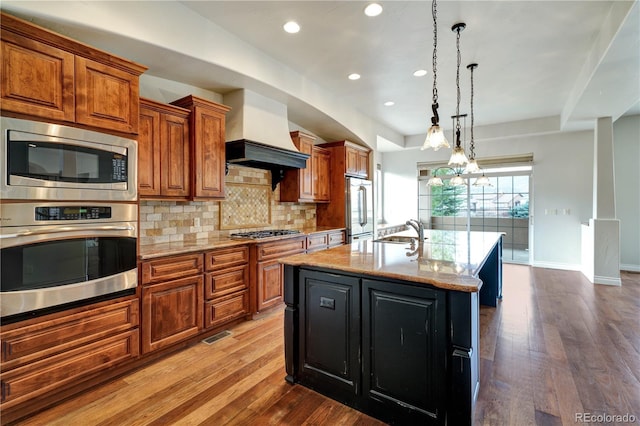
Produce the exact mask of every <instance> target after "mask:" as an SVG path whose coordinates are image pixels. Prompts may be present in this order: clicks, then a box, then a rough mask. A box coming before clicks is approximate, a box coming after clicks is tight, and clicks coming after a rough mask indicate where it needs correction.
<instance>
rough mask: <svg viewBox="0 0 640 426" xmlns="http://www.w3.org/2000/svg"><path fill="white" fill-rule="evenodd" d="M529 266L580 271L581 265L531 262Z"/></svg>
mask: <svg viewBox="0 0 640 426" xmlns="http://www.w3.org/2000/svg"><path fill="white" fill-rule="evenodd" d="M531 266H534V267H536V268H547V269H564V270H566V271H581V270H582V265H580V264H573V263H556V262H533V263H532V264H531Z"/></svg>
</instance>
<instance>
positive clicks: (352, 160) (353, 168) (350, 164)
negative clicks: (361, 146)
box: [345, 146, 358, 175]
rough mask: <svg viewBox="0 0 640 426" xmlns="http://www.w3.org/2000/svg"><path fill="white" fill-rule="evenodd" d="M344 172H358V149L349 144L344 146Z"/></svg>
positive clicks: (351, 173)
mask: <svg viewBox="0 0 640 426" xmlns="http://www.w3.org/2000/svg"><path fill="white" fill-rule="evenodd" d="M345 157H346V158H345V162H346V164H345V166H346V167H345V173H346V174H348V175H357V174H358V151H357V150H356V149H355V148H352V147H350V146H347V147H345Z"/></svg>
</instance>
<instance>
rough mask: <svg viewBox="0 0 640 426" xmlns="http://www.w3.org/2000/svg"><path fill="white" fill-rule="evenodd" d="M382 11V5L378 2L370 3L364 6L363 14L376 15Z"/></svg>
mask: <svg viewBox="0 0 640 426" xmlns="http://www.w3.org/2000/svg"><path fill="white" fill-rule="evenodd" d="M381 13H382V6H380V5H379V4H378V3H371V4H370V5H369V6H367V7H365V8H364V14H365V15H367V16H378V15H380V14H381Z"/></svg>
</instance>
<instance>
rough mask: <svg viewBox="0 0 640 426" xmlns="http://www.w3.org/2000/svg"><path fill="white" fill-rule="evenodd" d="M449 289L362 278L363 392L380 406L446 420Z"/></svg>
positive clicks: (416, 417)
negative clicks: (446, 295)
mask: <svg viewBox="0 0 640 426" xmlns="http://www.w3.org/2000/svg"><path fill="white" fill-rule="evenodd" d="M445 316H446V315H445V292H444V291H438V290H435V289H430V288H424V287H418V286H416V287H413V286H408V285H398V284H396V283H389V282H383V281H375V280H369V279H363V280H362V318H363V321H362V347H363V348H364V349H363V353H362V362H363V370H362V371H363V379H362V385H363V394H364V396H365V398H366V399H365V403H366V404H367V406H368V408H370V409H371V410H373V411H374V412H385V411H396V412H397V411H398V409H399V408H402V410H401V411H404V412H406V413H407V414H406V415H407V418H406V419H404V420H405V421H412V422H417V421H421V422H425V421H427V420H429V424H431V423H430V422H433V421H434V419H436V421H435V422H436V423H440V424H443V422H444V414H445V405H446V399H445V397H444V396H445V395H446V371H447V370H446V369H447V365H446V357H447V339H446V330H445V324H446V318H445Z"/></svg>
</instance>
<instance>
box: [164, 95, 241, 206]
mask: <svg viewBox="0 0 640 426" xmlns="http://www.w3.org/2000/svg"><path fill="white" fill-rule="evenodd" d="M171 104H172V105H175V106H178V107H182V108H186V109H188V110H189V111H190V115H189V137H190V145H191V160H192V164H191V176H190V182H191V197H190V198H191V199H192V200H202V199H221V198H224V195H225V194H224V174H225V145H224V144H225V114H226V113H227V111H229V110H230V108H229V107H228V106H225V105H221V104H217V103H215V102H211V101H209V100H206V99H202V98H197V97H195V96H192V95H189V96H186V97H184V98H182V99H178V100H177V101H174V102H172V103H171Z"/></svg>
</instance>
